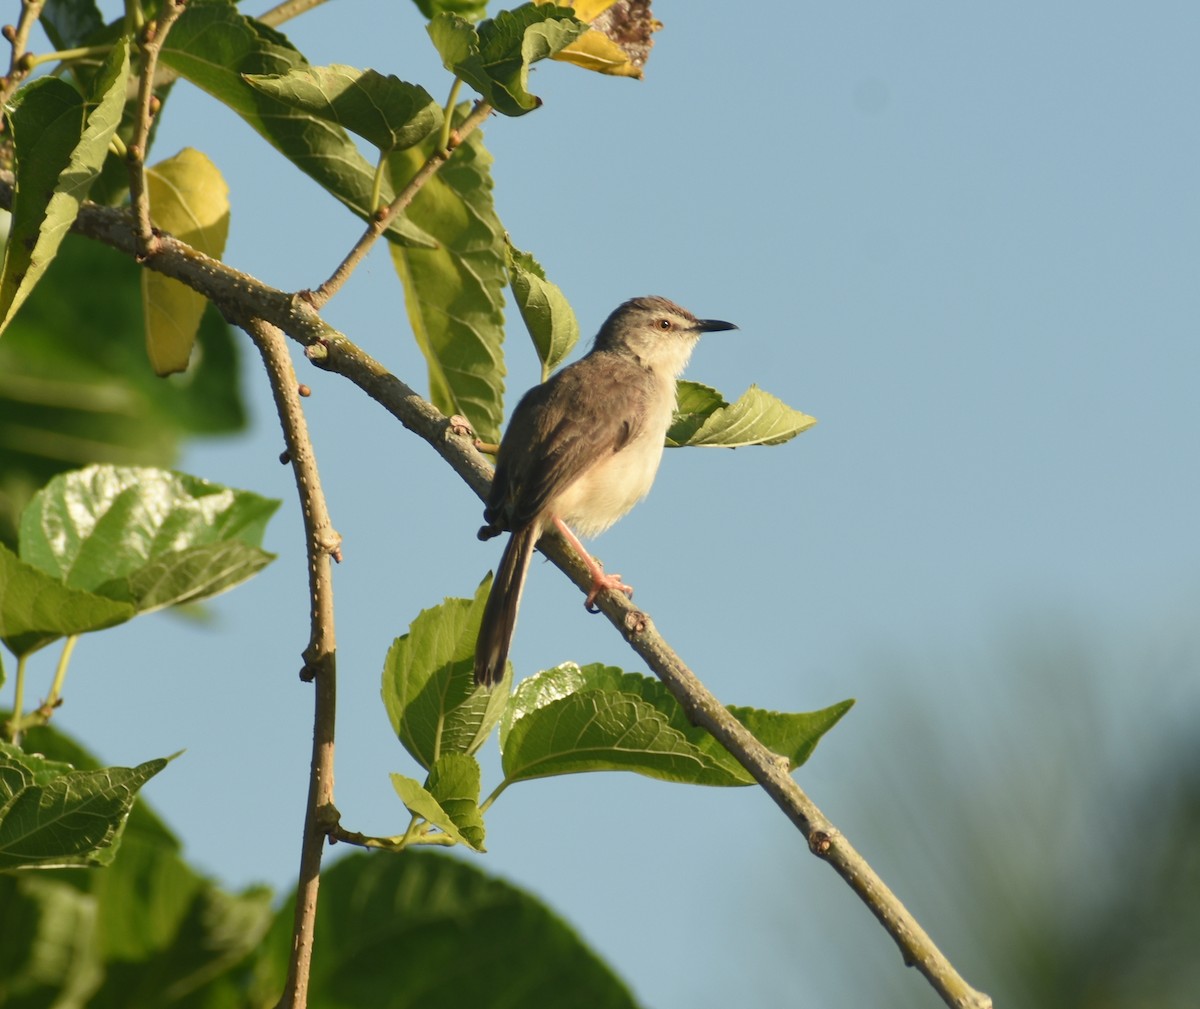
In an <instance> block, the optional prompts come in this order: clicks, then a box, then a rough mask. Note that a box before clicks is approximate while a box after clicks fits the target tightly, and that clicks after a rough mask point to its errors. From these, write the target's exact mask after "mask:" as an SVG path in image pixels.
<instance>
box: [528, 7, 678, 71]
mask: <svg viewBox="0 0 1200 1009" xmlns="http://www.w3.org/2000/svg"><path fill="white" fill-rule="evenodd" d="M534 2H535V3H552V2H553V0H534ZM572 6H573V7H574V9H575V16H576V17H577V18H579V20H580V21H584V22H586V23H587V24H588V25H589V26H590V27H589V30H588V32H587V33H586V34H585V35H583V36H582V37H581V38H579V39H577V40H576V41H575V42H572V43H571V44H570V45H569V46H567V47H566V48H565V49H564V50H562V52H560V53H557V54H555V56H554V59H556V60H560V61H562V62H564V63H574V64H575V65H576V66H579V67H583V68H584V69H585V70H594V71H595V72H596V73H601V74H610V75H612V76H615V77H634V78H639V79H640V78H641V76H642V70H643V68H644V67H645V65H646V60H648V59H649V58H650V50H651V49H652V48H653V46H654V39H653V35H654V33H655V32H656V31H658V30H659V29H660V28H662V23H661V22H659V21H657V20H655V18H654V17H653V15H652V14H651V13H650V0H578V2H577V3H575V4H573V5H572Z"/></svg>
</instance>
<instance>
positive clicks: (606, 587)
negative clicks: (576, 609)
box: [583, 562, 633, 613]
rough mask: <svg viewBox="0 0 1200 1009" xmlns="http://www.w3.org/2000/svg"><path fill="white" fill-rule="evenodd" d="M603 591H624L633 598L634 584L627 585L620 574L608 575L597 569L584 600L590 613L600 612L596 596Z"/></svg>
mask: <svg viewBox="0 0 1200 1009" xmlns="http://www.w3.org/2000/svg"><path fill="white" fill-rule="evenodd" d="M597 563H598V562H597ZM601 592H624V593H625V595H626V596H627V597H628V598H630V599H632V598H633V586H632V585H626V584H625V583H624V582H623V581H621V576H620V575H608V574H605V573H604V572H603V571H596V572H594V573H593V574H592V588H591V590H590V591H589V592H588V594H587V598H586V599H585V600H584V601H583V608H584V609H585V610H587V611H588V612H589V613H599V612H600V607H599V606H597V605H596V597H597V596H598V595H600V593H601Z"/></svg>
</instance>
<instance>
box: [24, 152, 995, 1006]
mask: <svg viewBox="0 0 1200 1009" xmlns="http://www.w3.org/2000/svg"><path fill="white" fill-rule="evenodd" d="M11 186H12V176H11V173H4V172H0V205H3V206H10V205H11V200H12V189H11ZM75 230H77V231H79V232H81V233H83V234H87V235H90V236H91V237H93V238H97V239H99V240H101V241H104V242H106V243H107V244H109V245H112V246H113V247H114V248H117V249H119V250H121V251H123V252H125V253H126V254H128V255H134V254H135V250H134V248H133V241H132V238H131V235H130V231H129V226H128V220H127V219H125V218H123V217H122V216H121V215H120V213H119V212H118V211H116V210H109V209H107V208H102V207H96V206H94V205H91V204H85V205H84V207H83V209H82V210H81V212H80V215H79V218H78V219H77V221H76V224H75ZM147 265H148V266H149V268H151V269H154V270H158V271H159V272H162V273H164V274H165V275H167V276H171V277H175V278H176V279H178V280H182V281H183V282H184V283H186V284H188V285H189V286H190V287H192V288H193V289H195V290H197V291H199V292H200V293H202V294H204V295H205V296H206V297H208V298H209V299H210V300H211V301H213V302H214V303H215V304H216V305H217V306H218V307H219V308H220V309H221V311H222V312H224V313H225V315H226V317H227V318H229V319H230V320H231V321H233V322H236V323H237V324H238V325H243V326H245V325H246V324H247V321H248V320H251V319H262V320H264V321H267V322H270V323H271V324H272V325H274V326H277V327H278V328H280V329H282V330H283V331H284V332H285V333H287V334H288V336H290V337H291V338H292V339H294V340H296V341H297V342H299V343H301V344H303V345H304V346H305V347H306V348H307V350H306V356H307V357H308V358H309V360H310V361H312V363H313V364H314V365H316V366H317V367H319V368H321V369H323V370H325V371H332V372H335V373H337V374H339V375H341V376H342V377H344V378H346V379H348V380H349V381H351V382H353V383H354V384H355V385H356V386H358V387H359V388H360V389H362V390H363V392H365V393H366V394H367V395H368V396H370V397H371V398H372V399H374V400H375V401H376V402H378V403H379V404H380V405H381V406H383V407H384V409H386V410H387V411H388V412H389V413H390V414H392V416H394V417H395V418H396V419H397V420H399V421H400V423H401V424H403V425H404V426H405V427H406V428H408V429H409V430H410V431H412V432H413V433H414V434H417V435H419V436H420V437H421V438H422V439H424V440H425V441H426V442H427V443H428V444H429V445H430V446H432V447H433V449H434V450H435V451H436V452H438V454H439V455H441V456H442V458H443V459H445V460H446V462H447V463H449V465H450V466H451V467H452V468H453V469H454V470H455V472H457V473H458V474H459V476H460V477H462V479H463V480H464V482H465V483H466V484H467V485H468V486H469V487H470V488H471V489H472V490H473V491H474V492H475V493H476V494H477V495H478V496H479V497H481V498H482V497H484V496H485V494H486V492H487V488H488V486H489V484H490V481H491V472H492V468H491V465H490V464H489V463H488V462H487V461H486V460H485V459H484V457H483V456H482V455H481V454H480V453H479V452H478V451H477V450H476V449H475V447H474V441H473V438H472V437H471V435H470V434H469V432H467V431H465V430H464V429H463V428H462V427H461V426H460V425H458V424H456V423H452V422H451V420H450V419H448V418H446V417H445V416H444V415H443V414H442V413H441V412H439V411H438V410H437V409H436V408H435V407H434V406H433V405H432V404H430V403H429V402H427V401H426V400H425V399H423V398H422V397H421V396H419V395H418V394H417V393H416V392H414V391H413V390H412V389H411V388H409V386H407V385H406V384H405V383H404V382H402V381H401V380H400V379H399V378H397V377H396V376H394V375H392V374H390V373H389V372H388V371H387V369H385V368H384V367H383V365H381V364H380V363H379V362H378V361H376V360H375V359H374V358H372V357H371V356H370V355H368V354H367V353H366V352H364V351H363V350H362V349H361V348H360V347H358V346H357V345H355V344H354V343H353V342H351V341H350V340H348V339H347V338H346V337H345V336H344V335H342V334H341V333H339V332H337V330H335V329H333V327H331V326H329V325H328V324H327V323H325V322H324V320H322V319H321V318H320V316H319V315H318V314H317V312H316V311H315V310H314V309H313V308H312V306H311V305H309V304H308V303H307V302H305V301H304V300H303V299H301V298H299V297H296V296H291V295H288V294H285V293H283V292H281V291H278V290H276V289H274V288H271V287H268V286H267V285H265V284H262V283H261V282H259V281H257V280H255V279H254V278H252V277H249V276H247V275H246V274H243V273H239V272H238V271H236V270H234V269H232V268H230V267H228V266H226V265H224V264H223V263H220V262H217V261H216V260H212V259H210V258H209V257H207V256H204V255H202V254H200V253H198V252H196V251H195V250H194V249H191V248H190V247H189V246H187V245H186V244H184V243H182V242H179V241H178V240H177V239H174V238H172V237H170V236H168V235H164V236H162V244H161V248H160V252H159V253H158V254H157V255H156V256H155V257H154V258H153V259H152V260H151V261H150V262H149V263H148V264H147ZM538 549H539V550H541V551H542V552H543V553H544V554H545V555H546V556H547V557H549V558H550V560H551V561H552V562H553V563H554V564H555V565H556V566H557V567H559V568H560V569H562V570H563V571H564V572H565V573H566V574H567V576H568V577H569V578H570V579H571V580H572V581H573V582H574V583H575V584H576V585H577V586H579V588H580V589H583V590H586V589H587V588H588V587H589V586H590V584H591V577H590V575H589V574H588V572H587V568H586V567H585V565H584V564H583V562H582V560H580V559H579V558H578V557H577V556H576V555H575V553H574V552H573V551H571V550H569V549H568V548H567V546H566V545H565V544H564V543H563V542H562V540H560V539H559V538H558V537H557V536H547V537H544V538H543V539H542V540H541V542H540V543H539V545H538ZM600 607H601V610H602V611H603V612H604V613H605V615H606V616H607V617H608V619H609V620H610V621H611V622H612V623H613V624H614V626H616V627H617V628H618V629H619V630H620V632H621V634H622V635H623V636H624V637H625V638H626V640H627V641H629V643H630V644H631V646H632V647H633V648H634V650H635V651H637V653H638V654H639V655H640V656H641V657H642V658H643V659H644V660H645V662H646V663H647V665H648V666H649V667H650V669H651V670H653V671H654V673H655V674H657V675H658V676H659V677H660V678H661V679H662V680H663V682H664V683H665V684H666V685H667V687H668V688H669V689H670V690H671V692H672V694H674V695H675V697H676V698H677V699H678V700H679V703H680V704H682V705H683V707H684V710H685V711H687V713H688V716H689V717H690V718H691V719H692V720H693V721H694V722H695V723H696V724H698V725H701V726H703V727H704V728H706V729H707V730H708V731H709V732H711V733H712V734H713V736H714V737H715V738H716V739H717V740H718V741H719V742H720V743H721V744H722V745H723V746H725V748H726V749H728V750H729V752H730V753H732V754H733V756H734V757H736V758H737V760H738V762H739V763H740V764H741V765H742V766H743V767H745V768H746V770H748V771H749V772H750V773H751V774H752V775H753V776H754V778H755V780H756V781H758V782H759V783H760V784H761V785H762V787H763V788H764V789H765V790H766V791H767V793H768V794H769V795H770V796H771V798H772V799H773V800H774V801H775V802H776V804H777V805H778V806H779V807H780V808H781V809H782V810H783V811H784V812H785V813H786V814H787V816H788V818H789V819H791V821H792V822H793V823H794V824H795V825H796V826H797V827H798V828H799V829H800V831H801V832H802V833H803V834H804V836H805V838H806V840H807V842H808V846H809V849H810V850H811V851H812V852H813V853H814V854H815V855H817V856H818V857H819V858H821V859H823V860H824V861H826V862H828V863H829V864H830V865H831V866H832V867H833V869H834V871H835V872H837V873H838V875H839V876H841V877H842V878H843V879H844V880H845V881H846V882H847V883H848V884H849V885H850V887H851V889H853V890H854V892H855V893H857V894H858V895H859V897H860V898H861V899H862V900H863V902H864V903H865V904H866V905H867V906H868V907H869V908H870V910H871V912H872V913H873V914H874V915H875V917H876V918H877V919H878V920H879V922H880V923H881V924H882V925H883V927H884V928H885V929H886V930H887V932H888V934H889V935H891V937H892V939H893V940H894V941H895V943H896V945H897V946H898V947H899V949H900V951H901V954H902V956H903V957H904V961H905V963H906V964H910V965H912V966H915V967H916V968H917V969H918V970H919V971H921V973H922V974H923V975H925V977H926V978H928V979H929V981H930V983H931V984H932V985H933V987H934V989H935V990H936V991H937V992H938V994H939V995H940V996H941V997H942V999H943V1000H944V1001H945V1003H946V1004H947V1005H949V1006H954V1007H957V1009H990V1006H991V1000H990V999H989V998H988V997H987V996H986V995H984V994H983V993H981V992H977V991H975V990H974V989H973V988H971V987H970V985H968V984H967V982H966V981H965V980H964V979H963V978H962V977H961V976H960V975H959V974H958V972H957V971H955V970H954V968H953V966H952V965H951V964H950V962H949V961H948V960H947V959H946V957H945V956H944V954H942V952H941V951H940V950H939V949H938V948H937V947H936V946H935V945H934V943H933V941H932V940H931V939H930V938H929V936H928V935H927V934H926V933H925V931H924V930H923V929H922V928H921V927H920V925H919V924H918V923H917V921H916V919H915V918H913V916H912V915H911V914H910V913H909V912H908V910H907V909H906V908H905V907H904V905H903V904H902V903H901V902H900V900H899V899H898V898H897V897H896V895H895V894H893V893H892V891H891V890H890V889H888V887H887V886H886V884H884V882H883V881H882V880H881V879H880V878H879V876H878V875H877V874H876V873H875V872H874V871H873V870H872V869H871V867H870V866H869V865H868V864H867V863H866V861H865V860H864V859H863V858H862V856H861V855H859V854H858V852H857V851H856V850H855V849H854V848H853V846H852V845H851V844H850V842H849V841H847V840H846V839H845V838H844V837H843V836H842V835H841V833H840V832H839V831H838V830H837V829H836V828H835V827H834V826H833V824H832V823H830V822H829V820H828V819H826V818H825V816H824V814H822V813H821V811H820V810H819V809H818V808H817V807H816V806H815V805H814V804H813V802H812V801H811V800H810V799H809V798H808V796H807V795H805V794H804V792H803V791H802V790H801V789H800V787H799V786H798V785H797V784H796V782H795V781H794V780H793V779H792V777H791V775H790V774H789V773H788V770H787V767H786V765H784V764H783V763H782V762H781V760H780V758H779V757H778V756H777V755H776V754H773V753H771V751H769V750H768V749H767V748H766V747H764V746H763V745H762V744H761V743H759V742H758V740H757V739H755V738H754V737H753V736H752V735H751V734H750V733H749V732H748V731H747V730H746V729H745V727H744V726H742V724H741V723H740V722H738V721H737V719H735V718H734V717H733V716H732V715H731V714H730V713H729V712H728V711H727V710H726V708H725V707H724V706H723V705H722V704H721V703H720V702H719V701H718V700H717V699H716V698H715V697H714V696H713V695H712V694H711V693H710V692H709V691H708V690H707V689H706V688H705V687H704V686H703V685H702V684H700V682H699V681H698V680H697V679H696V677H695V676H694V675H693V674H692V672H691V671H690V670H689V669H688V667H687V666H686V665H685V664H684V662H683V661H682V660H681V659H680V658H679V656H678V654H677V653H676V652H675V651H674V650H673V649H672V648H671V647H670V645H669V644H668V643H667V642H666V641H665V640H664V639H663V638H662V636H661V635H660V634H659V633H658V632H657V631H656V630H655V629H654V626H653V624H652V622H651V621H650V618H649V617H648V616H647V615H646V614H645V613H644V612H642V611H640V610H638V609H637V608H636V607H634V606H633V605H632V604H631V603H629V602H628V601H627V600H625V599H624V598H623V597H615V596H614V595H613V594H612V593H607V594H606V595H605V596H603V597H602V598H601V600H600ZM319 682H320V678H319V677H318V683H319Z"/></svg>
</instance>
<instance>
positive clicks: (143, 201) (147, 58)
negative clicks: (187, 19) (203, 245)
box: [127, 0, 187, 259]
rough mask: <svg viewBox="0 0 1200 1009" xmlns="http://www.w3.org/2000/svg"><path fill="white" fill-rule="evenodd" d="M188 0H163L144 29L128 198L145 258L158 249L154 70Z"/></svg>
mask: <svg viewBox="0 0 1200 1009" xmlns="http://www.w3.org/2000/svg"><path fill="white" fill-rule="evenodd" d="M186 2H187V0H164V3H163V5H162V9H161V11H160V12H159V15H158V20H156V21H151V22H150V23H149V24H147V25H146V26H145V27H144V28H143V29H142V31H141V37H140V39H139V43H138V45H139V47H140V48H141V50H142V69H141V73H140V74H139V75H138V99H137V101H138V114H137V119H136V120H135V122H134V128H133V137H132V138H131V140H130V143H129V148H128V152H127V160H128V163H129V201H130V203H131V204H132V206H133V220H134V224H135V228H136V234H137V246H138V256H139V258H140V259H145V258H146V257H147V256H151V255H153V254H154V253H155V252H156V251H157V240H156V238H155V235H154V226H153V224H151V222H150V196H149V194H148V193H147V192H146V151H147V149H148V148H149V145H150V126H151V124H152V123H153V122H154V112H155V98H154V71H155V69H156V68H157V67H158V54H159V53H160V52H162V47H163V42H165V41H166V38H167V32H169V31H170V30H171V26H172V25H173V24H175V22H176V21H178V20H179V15H180V14H182V13H183V8H184V7H185V5H186Z"/></svg>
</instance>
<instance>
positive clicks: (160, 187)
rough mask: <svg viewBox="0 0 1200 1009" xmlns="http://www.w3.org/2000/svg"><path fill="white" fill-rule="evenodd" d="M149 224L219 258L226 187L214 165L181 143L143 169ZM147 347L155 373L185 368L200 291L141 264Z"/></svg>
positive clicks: (201, 305) (225, 226) (199, 312)
mask: <svg viewBox="0 0 1200 1009" xmlns="http://www.w3.org/2000/svg"><path fill="white" fill-rule="evenodd" d="M146 189H147V192H148V194H149V197H150V214H151V218H152V220H153V221H154V224H155V225H156V226H157V227H159V228H161V229H162V230H163V231H166V232H168V233H170V234H172V235H174V236H175V237H176V238H178V239H180V240H181V241H184V242H187V244H188V245H190V246H192V248H194V249H196V250H197V251H199V252H202V253H204V254H205V255H206V256H211V257H212V258H213V259H220V258H221V256H222V254H223V253H224V252H225V239H226V237H227V236H228V235H229V187H228V186H227V185H226V184H225V180H224V179H223V178H222V177H221V173H220V172H219V171H218V170H217V167H216V165H214V164H213V163H212V162H211V161H209V160H208V158H206V157H205V156H204V155H203V154H201V153H200V152H199V151H197V150H194V149H193V148H191V147H185V148H184V149H183V150H182V151H180V152H179V153H178V154H176V155H175V156H174V157H172V158H168V159H167V160H165V161H160V162H159V163H158V164H157V165H155V166H154V167H152V168H148V169H147V170H146ZM141 275H142V302H143V305H144V306H145V313H146V351H147V353H148V355H149V357H150V364H151V366H152V367H153V368H154V371H155V373H156V374H158V375H169V374H172V373H173V372H178V371H184V370H185V369H186V368H187V366H188V362H189V361H190V359H191V356H192V347H193V346H194V344H195V341H196V333H197V332H198V330H199V329H200V319H201V317H202V316H203V315H204V310H205V308H206V307H207V305H208V299H206V298H205V297H204V295H202V294H199V293H198V292H196V291H193V290H192V289H191V288H190V287H188V286H187V285H186V284H183V283H181V282H180V281H178V280H174V279H172V278H171V277H164V276H163V275H162V274H161V273H157V272H155V271H154V270H142V271H141Z"/></svg>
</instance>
